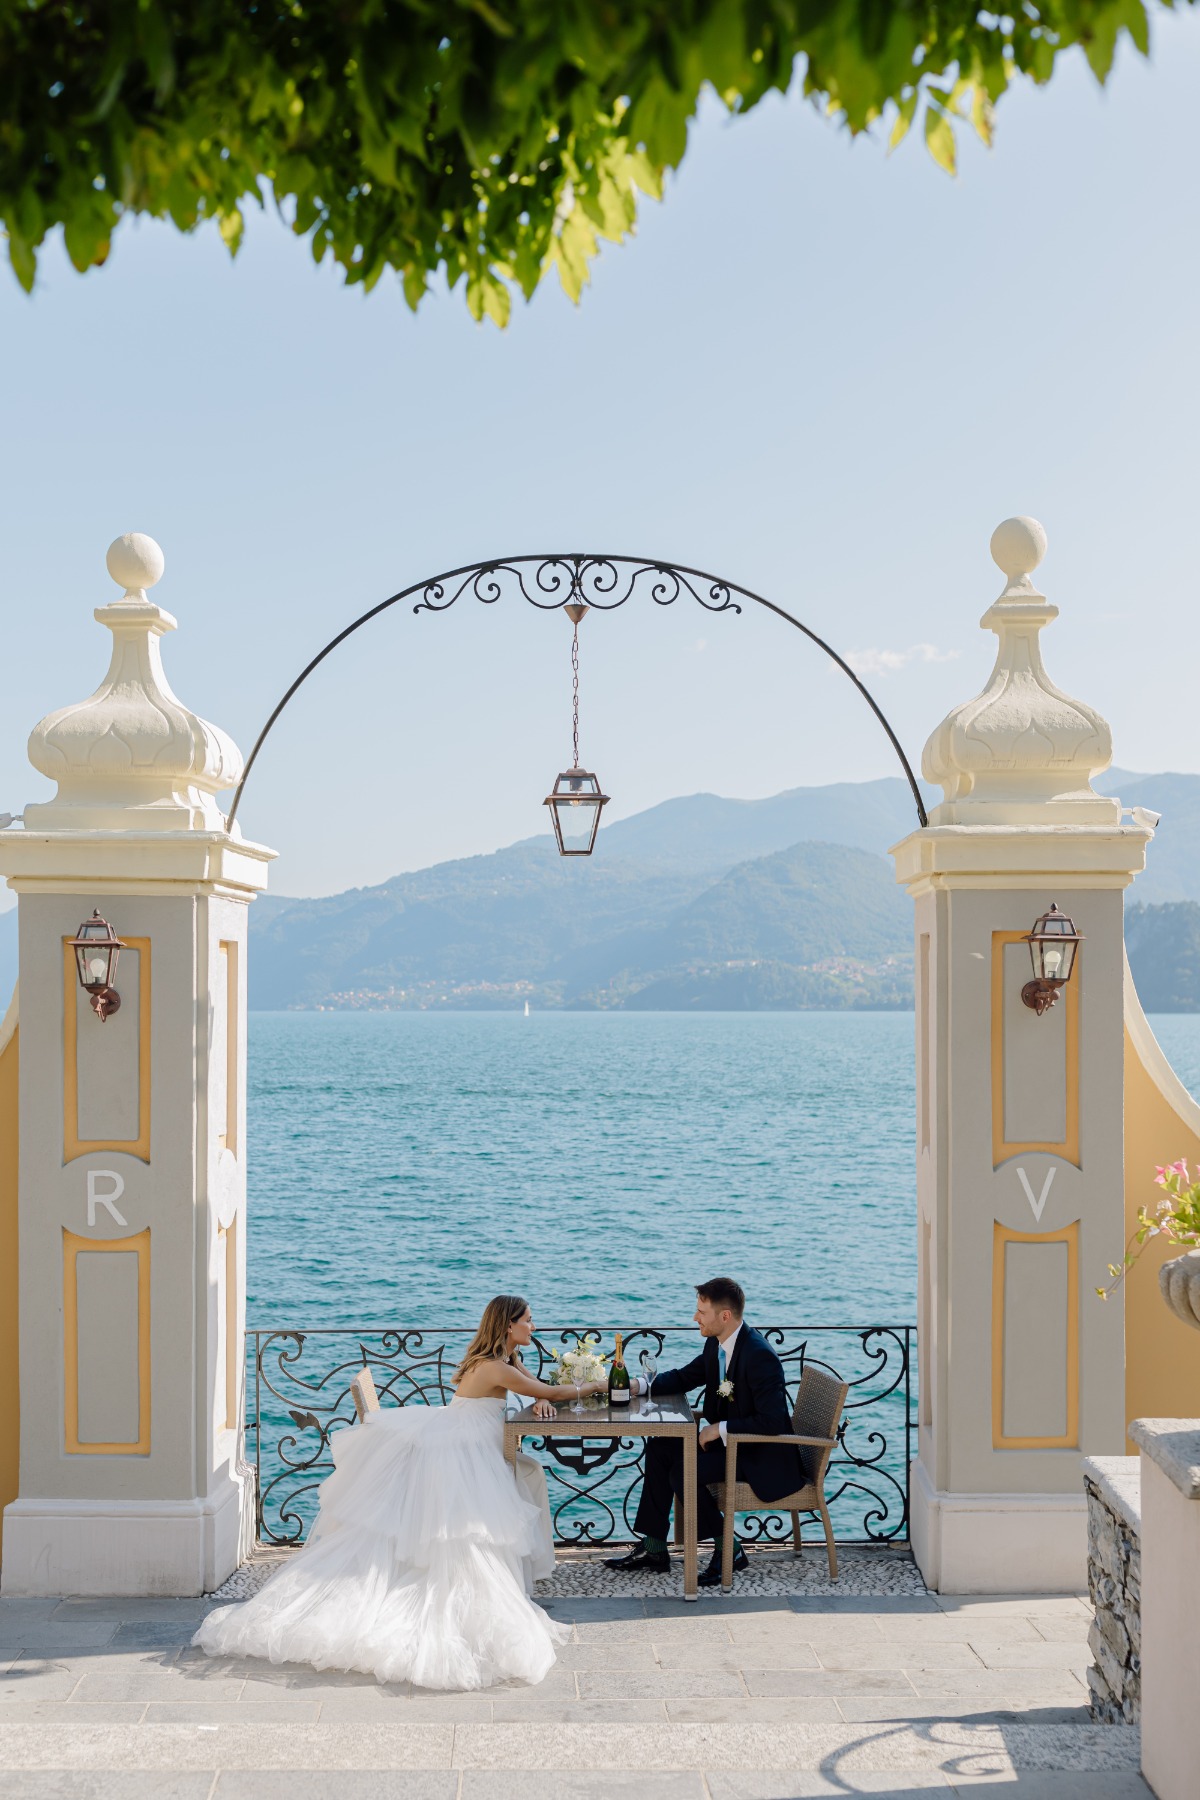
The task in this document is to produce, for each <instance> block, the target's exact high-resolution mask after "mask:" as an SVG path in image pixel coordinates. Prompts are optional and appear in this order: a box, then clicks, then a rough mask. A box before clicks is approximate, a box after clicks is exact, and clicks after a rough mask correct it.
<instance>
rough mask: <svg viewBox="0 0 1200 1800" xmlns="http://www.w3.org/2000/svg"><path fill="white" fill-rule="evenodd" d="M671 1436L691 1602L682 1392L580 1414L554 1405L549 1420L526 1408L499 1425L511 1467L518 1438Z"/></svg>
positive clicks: (691, 1513) (689, 1454) (688, 1449)
mask: <svg viewBox="0 0 1200 1800" xmlns="http://www.w3.org/2000/svg"><path fill="white" fill-rule="evenodd" d="M526 1437H540V1438H564V1437H573V1438H625V1437H644V1438H652V1437H677V1438H682V1440H683V1597H684V1599H685V1600H695V1599H696V1597H697V1592H698V1590H697V1586H696V1564H697V1549H696V1417H695V1414H694V1413H693V1411H692V1409H691V1407H690V1406H689V1405H688V1401H687V1396H686V1395H685V1394H664V1395H663V1396H662V1397H661V1398H659V1399H653V1400H652V1399H650V1398H648V1397H646V1396H638V1397H635V1398H634V1399H633V1400H631V1401H630V1402H629V1404H628V1405H627V1406H610V1405H609V1404H608V1403H607V1402H605V1403H603V1404H602V1405H600V1406H596V1405H589V1406H588V1408H587V1410H586V1412H582V1413H577V1412H572V1410H571V1408H570V1407H569V1406H562V1407H559V1409H558V1412H557V1413H556V1414H555V1416H554V1418H553V1419H539V1418H536V1417H535V1416H534V1412H533V1408H532V1407H531V1406H527V1407H525V1408H524V1409H523V1410H522V1411H521V1412H519V1413H513V1414H512V1415H511V1416H510V1417H509V1418H507V1419H506V1420H505V1422H504V1454H505V1456H506V1457H507V1458H508V1460H509V1462H511V1463H515V1462H516V1457H517V1451H518V1450H519V1449H520V1447H521V1439H522V1438H526Z"/></svg>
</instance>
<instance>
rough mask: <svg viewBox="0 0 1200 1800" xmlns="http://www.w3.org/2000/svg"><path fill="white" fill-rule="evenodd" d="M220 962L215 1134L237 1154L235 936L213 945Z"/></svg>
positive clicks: (226, 1147)
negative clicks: (221, 1044) (221, 1089)
mask: <svg viewBox="0 0 1200 1800" xmlns="http://www.w3.org/2000/svg"><path fill="white" fill-rule="evenodd" d="M217 950H218V953H219V955H220V958H221V961H220V964H219V965H218V979H221V978H222V977H223V978H224V982H225V1129H224V1130H223V1131H222V1132H220V1133H218V1136H217V1143H218V1144H219V1146H220V1148H221V1149H222V1150H231V1151H232V1152H233V1154H234V1156H236V1155H237V1153H238V1034H239V1031H240V1029H241V1020H240V1018H239V1016H238V944H237V940H236V938H222V939H221V941H220V943H219V944H218V946H217Z"/></svg>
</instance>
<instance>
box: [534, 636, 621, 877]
mask: <svg viewBox="0 0 1200 1800" xmlns="http://www.w3.org/2000/svg"><path fill="white" fill-rule="evenodd" d="M563 611H564V612H565V613H566V615H567V617H568V618H569V619H570V620H571V623H572V624H573V626H574V627H575V631H574V636H573V637H572V639H571V674H572V692H573V701H574V704H573V709H572V722H573V726H574V745H575V761H574V764H573V765H572V767H571V768H569V769H564V770H563V772H562V774H561V775H560V776H559V777H558V779H557V781H556V782H555V783H554V786H553V788H552V789H551V791H550V793H548V794H547V795H546V798H545V799H544V800H543V802H542V805H543V806H548V807H549V808H550V817H551V819H552V821H553V823H554V835H555V837H556V838H557V840H558V854H559V855H560V856H590V855H591V854H592V850H593V848H594V846H595V843H596V833H597V831H598V830H599V829H600V814H601V812H602V811H603V809H604V808H605V807H606V806H607V805H608V795H607V794H602V793H601V792H600V783H599V780H598V779H597V777H596V776H595V775H593V774H591V773H590V772H589V771H588V770H587V769H584V768H581V767H580V764H579V622H580V620H581V619H582V618H583V615H584V614H585V613H586V611H587V607H586V606H583V605H582V604H580V603H579V602H577V601H569V602H568V603H567V605H565V606H564V607H563Z"/></svg>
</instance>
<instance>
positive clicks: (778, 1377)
mask: <svg viewBox="0 0 1200 1800" xmlns="http://www.w3.org/2000/svg"><path fill="white" fill-rule="evenodd" d="M745 1310H746V1296H745V1294H744V1293H743V1292H742V1290H741V1288H740V1287H739V1286H738V1284H737V1282H736V1281H729V1280H727V1279H726V1277H725V1276H719V1277H718V1278H717V1279H716V1280H715V1281H703V1282H701V1283H700V1284H699V1286H698V1287H697V1289H696V1311H695V1314H694V1317H695V1320H696V1323H697V1325H698V1326H699V1327H700V1334H701V1336H702V1337H703V1339H704V1347H703V1349H702V1350H701V1353H700V1355H699V1356H697V1357H695V1358H694V1359H693V1360H692V1361H691V1362H690V1363H688V1364H687V1366H686V1367H685V1368H682V1369H669V1370H667V1371H666V1372H665V1373H664V1374H662V1375H656V1376H655V1377H654V1380H653V1382H652V1383H650V1384H649V1386H650V1392H651V1393H652V1394H657V1395H663V1394H687V1393H690V1392H691V1391H692V1389H693V1388H698V1387H700V1386H701V1385H703V1387H704V1405H703V1407H702V1408H701V1414H702V1417H703V1418H704V1419H705V1421H706V1423H705V1424H703V1425H702V1426H701V1427H700V1441H699V1449H698V1451H697V1454H696V1535H697V1537H698V1538H699V1539H701V1540H702V1541H703V1539H705V1538H712V1539H713V1540H714V1542H715V1544H716V1549H715V1550H714V1552H713V1556H712V1560H711V1562H710V1563H709V1565H708V1567H707V1569H705V1571H704V1573H703V1574H702V1575H701V1576H700V1585H701V1587H719V1586H720V1582H721V1531H722V1527H723V1523H724V1521H723V1520H722V1517H721V1513H720V1510H719V1508H718V1506H717V1503H716V1501H715V1500H714V1499H713V1497H712V1495H711V1494H710V1493H709V1491H708V1484H709V1482H710V1481H711V1482H717V1481H724V1479H725V1444H726V1441H727V1439H728V1436H729V1433H730V1432H733V1434H734V1435H735V1436H737V1435H738V1434H739V1433H747V1434H750V1435H761V1436H770V1437H776V1436H778V1435H779V1434H780V1433H787V1432H790V1431H791V1429H792V1419H791V1411H790V1408H789V1406H788V1397H787V1387H786V1385H785V1383H784V1377H783V1364H782V1363H781V1362H780V1360H779V1358H778V1357H777V1356H776V1354H775V1352H774V1351H773V1350H772V1348H771V1346H770V1345H769V1344H768V1343H767V1340H766V1339H765V1338H764V1337H763V1336H762V1335H761V1333H760V1332H757V1331H755V1329H754V1327H753V1326H752V1325H747V1324H746V1323H745V1322H744V1320H743V1317H742V1315H743V1313H744V1312H745ZM646 1388H647V1383H646V1381H645V1380H644V1379H642V1378H641V1377H638V1378H637V1379H635V1381H634V1382H633V1390H634V1392H635V1393H637V1394H644V1393H645V1392H646ZM738 1476H739V1478H740V1479H741V1480H742V1481H746V1482H749V1484H750V1486H751V1487H752V1488H753V1490H754V1492H755V1493H756V1494H757V1495H758V1497H759V1499H760V1500H763V1501H765V1502H767V1503H768V1504H769V1503H770V1502H771V1501H772V1500H780V1499H782V1498H783V1496H784V1495H785V1494H794V1493H795V1492H796V1490H797V1488H800V1487H803V1485H804V1475H803V1472H802V1469H801V1465H800V1452H799V1450H797V1448H796V1446H795V1445H794V1444H778V1445H776V1444H747V1445H746V1448H745V1449H744V1450H743V1451H741V1453H740V1454H739V1456H738ZM682 1495H683V1442H682V1440H681V1439H680V1438H663V1437H652V1438H648V1439H647V1441H646V1473H645V1476H644V1478H643V1481H642V1497H641V1501H640V1502H639V1505H638V1510H637V1517H636V1519H635V1520H634V1530H635V1531H636V1532H638V1533H639V1534H640V1536H641V1540H642V1541H641V1543H640V1544H638V1545H635V1547H634V1549H633V1550H632V1551H631V1552H630V1553H629V1554H628V1555H627V1556H615V1557H609V1558H608V1567H609V1568H610V1569H624V1570H633V1569H645V1570H647V1571H648V1572H650V1571H653V1572H656V1573H664V1572H665V1571H666V1570H667V1569H669V1568H670V1566H671V1564H670V1557H669V1556H668V1554H667V1529H668V1523H669V1520H670V1517H671V1502H672V1500H676V1499H678V1500H679V1501H680V1504H682ZM733 1566H734V1568H735V1569H744V1568H745V1567H746V1552H745V1551H744V1550H743V1549H742V1547H741V1545H740V1544H739V1545H737V1547H736V1549H735V1552H734V1559H733Z"/></svg>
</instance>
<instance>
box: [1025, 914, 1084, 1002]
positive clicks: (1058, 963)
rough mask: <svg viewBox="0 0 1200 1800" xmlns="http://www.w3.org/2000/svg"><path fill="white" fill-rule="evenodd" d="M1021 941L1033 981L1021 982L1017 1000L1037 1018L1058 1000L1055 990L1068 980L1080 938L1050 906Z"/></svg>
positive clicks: (1070, 923) (1072, 924)
mask: <svg viewBox="0 0 1200 1800" xmlns="http://www.w3.org/2000/svg"><path fill="white" fill-rule="evenodd" d="M1025 942H1026V943H1027V944H1028V945H1029V956H1030V960H1031V961H1032V963H1033V980H1032V981H1027V982H1026V983H1025V986H1024V987H1023V988H1022V989H1021V998H1022V1000H1023V1001H1024V1002H1025V1004H1026V1006H1031V1007H1032V1008H1033V1010H1034V1012H1036V1013H1037V1015H1038V1017H1039V1018H1041V1016H1042V1014H1043V1013H1044V1012H1046V1011H1047V1010H1048V1009H1049V1008H1050V1007H1052V1006H1053V1005H1054V1002H1055V1001H1056V1000H1057V999H1058V990H1059V988H1060V987H1065V986H1066V984H1067V982H1068V981H1070V979H1071V971H1072V970H1073V969H1074V967H1075V956H1076V952H1077V951H1078V949H1079V946H1080V944H1082V942H1083V938H1082V936H1081V934H1080V933H1079V932H1078V931H1076V929H1075V921H1074V920H1073V919H1069V918H1068V917H1067V915H1066V913H1063V912H1059V910H1058V907H1057V906H1056V905H1055V904H1053V903H1051V907H1050V911H1049V912H1047V913H1043V914H1042V916H1041V918H1040V919H1037V920H1036V921H1035V923H1034V927H1033V930H1032V931H1031V932H1029V933H1028V935H1027V936H1026V939H1025Z"/></svg>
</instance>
